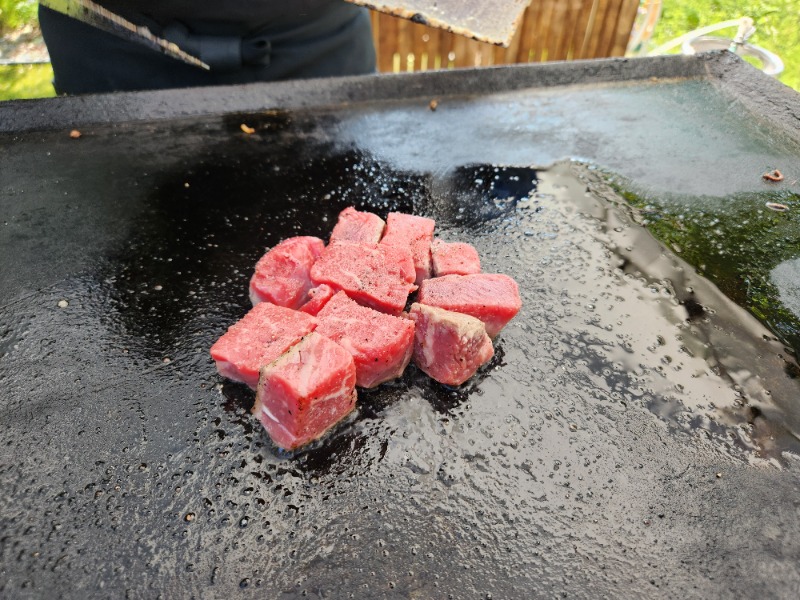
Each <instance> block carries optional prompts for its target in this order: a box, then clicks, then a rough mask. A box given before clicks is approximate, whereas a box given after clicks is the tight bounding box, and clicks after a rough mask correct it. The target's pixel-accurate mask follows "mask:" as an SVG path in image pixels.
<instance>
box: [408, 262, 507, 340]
mask: <svg viewBox="0 0 800 600" xmlns="http://www.w3.org/2000/svg"><path fill="white" fill-rule="evenodd" d="M417 302H419V303H420V304H427V305H428V306H436V307H437V308H443V309H445V310H452V311H454V312H460V313H464V314H466V315H471V316H473V317H476V318H478V319H480V320H481V321H483V323H484V324H485V325H486V333H488V334H489V337H491V338H493V339H494V337H495V336H497V334H498V333H500V330H501V329H503V327H505V326H506V324H507V323H508V322H509V321H510V320H511V319H513V318H514V316H516V314H517V313H518V312H519V309H520V308H521V307H522V301H521V299H520V297H519V287H518V286H517V282H516V281H514V280H513V279H512V278H511V277H509V276H508V275H500V274H490V273H479V274H476V275H446V276H444V277H436V278H434V279H427V280H425V281H423V282H422V285H421V286H420V288H419V294H418V295H417Z"/></svg>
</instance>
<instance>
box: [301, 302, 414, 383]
mask: <svg viewBox="0 0 800 600" xmlns="http://www.w3.org/2000/svg"><path fill="white" fill-rule="evenodd" d="M317 318H318V319H319V325H318V326H317V329H316V332H317V333H319V334H320V335H324V336H325V337H327V338H329V339H331V340H333V341H334V342H336V343H337V344H339V345H340V346H342V347H343V348H344V349H345V350H347V351H348V352H350V354H352V355H353V360H354V361H355V364H356V385H358V386H360V387H365V388H371V387H375V386H376V385H378V384H381V383H383V382H385V381H389V380H391V379H396V378H397V377H400V375H402V374H403V371H404V370H405V368H406V367H407V366H408V363H409V361H410V360H411V351H412V349H413V342H414V323H413V321H410V320H409V319H404V318H401V317H394V316H392V315H387V314H384V313H381V312H378V311H376V310H373V309H371V308H368V307H366V306H361V305H359V304H358V303H357V302H355V301H354V300H351V299H350V298H348V297H347V294H345V293H344V292H339V293H338V294H336V295H335V296H334V297H333V298H332V299H331V300H330V302H328V303H327V304H326V305H325V308H323V309H322V310H321V311H320V313H319V315H318V316H317Z"/></svg>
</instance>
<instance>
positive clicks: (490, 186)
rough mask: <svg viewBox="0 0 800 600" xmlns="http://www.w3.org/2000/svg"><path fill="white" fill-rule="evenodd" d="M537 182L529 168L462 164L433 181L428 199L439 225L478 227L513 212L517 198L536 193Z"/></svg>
mask: <svg viewBox="0 0 800 600" xmlns="http://www.w3.org/2000/svg"><path fill="white" fill-rule="evenodd" d="M537 182H538V178H537V173H536V169H535V168H532V167H511V166H496V165H465V166H461V167H457V168H456V169H454V170H453V171H452V172H451V173H449V174H447V175H446V176H445V177H444V178H443V179H442V180H440V181H438V182H437V185H436V187H434V195H433V198H432V199H431V200H430V202H431V203H432V204H433V205H435V207H436V214H437V219H438V221H437V223H439V224H441V225H442V226H447V225H452V226H455V227H459V228H467V229H472V228H475V229H482V228H486V225H487V222H489V221H493V220H497V219H502V218H506V217H509V216H510V215H513V214H514V211H515V210H516V207H517V204H518V203H519V201H521V200H523V199H525V198H527V197H529V196H530V195H531V194H533V193H535V192H536V189H537Z"/></svg>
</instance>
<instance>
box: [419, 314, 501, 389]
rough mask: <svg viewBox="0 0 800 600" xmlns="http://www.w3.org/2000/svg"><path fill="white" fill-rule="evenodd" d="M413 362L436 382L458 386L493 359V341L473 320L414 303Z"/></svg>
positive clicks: (472, 318)
mask: <svg viewBox="0 0 800 600" xmlns="http://www.w3.org/2000/svg"><path fill="white" fill-rule="evenodd" d="M408 316H409V317H411V318H412V319H413V320H414V322H415V323H416V334H415V335H414V363H415V364H416V365H417V366H418V367H419V368H420V369H422V370H423V371H424V372H425V373H427V374H428V375H430V376H431V377H433V378H434V379H435V380H436V381H438V382H439V383H444V384H447V385H461V384H462V383H464V382H465V381H466V380H467V379H469V378H470V377H472V376H473V375H474V374H475V371H477V370H478V368H479V367H480V366H481V365H484V364H486V363H487V362H489V359H491V358H492V356H494V348H493V347H492V340H490V339H489V336H488V335H486V327H485V326H484V324H483V322H482V321H480V320H479V319H476V318H475V317H470V316H469V315H464V314H461V313H457V312H452V311H449V310H443V309H441V308H435V307H433V306H425V305H424V304H417V303H414V304H412V305H411V310H410V311H408Z"/></svg>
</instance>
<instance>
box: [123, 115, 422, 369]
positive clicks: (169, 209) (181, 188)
mask: <svg viewBox="0 0 800 600" xmlns="http://www.w3.org/2000/svg"><path fill="white" fill-rule="evenodd" d="M242 119H247V121H248V123H252V124H254V125H255V126H256V129H257V130H258V136H255V135H254V136H242V135H240V134H241V132H240V131H238V127H239V124H240V123H241V121H242ZM224 122H225V125H224V128H225V130H226V131H228V132H229V133H230V135H229V137H227V138H224V139H223V141H221V142H218V143H216V144H215V145H213V146H210V147H207V148H204V149H203V151H202V152H198V153H197V155H196V156H194V157H192V158H190V159H186V160H183V161H181V162H180V163H179V164H178V165H176V166H173V167H172V168H171V169H169V170H165V171H164V172H161V173H158V174H157V176H156V177H155V178H154V179H155V181H154V183H153V187H152V193H151V194H150V196H149V199H148V201H147V206H146V208H145V210H144V211H142V213H141V216H140V217H139V218H138V220H137V222H136V223H135V226H134V227H133V228H132V229H131V231H132V232H133V234H132V237H131V238H130V239H129V240H127V241H126V242H125V243H124V245H123V247H124V251H123V252H120V253H119V254H118V255H116V256H114V257H112V264H113V265H114V266H113V273H109V274H108V275H109V277H108V279H109V281H112V282H113V283H112V285H111V290H110V291H111V294H112V296H113V297H114V300H115V302H116V305H117V306H118V308H119V318H120V319H121V321H122V323H123V326H124V329H125V331H126V333H127V334H128V335H131V336H133V337H136V338H144V339H147V340H148V342H147V343H146V344H144V345H142V349H143V351H144V352H147V353H148V354H153V355H159V354H164V355H168V354H169V352H170V350H171V349H172V348H174V347H176V346H180V345H181V344H182V343H185V342H186V341H187V336H189V335H196V334H199V332H200V331H206V330H208V331H213V332H214V333H216V334H217V335H218V334H221V333H222V332H224V330H225V328H226V327H227V326H228V325H230V324H231V323H232V322H234V321H235V320H237V319H239V318H240V317H241V316H242V315H243V314H244V312H245V311H246V310H247V309H248V308H249V307H250V301H249V299H248V296H247V288H248V281H249V278H250V276H251V274H252V269H253V265H254V264H255V262H256V261H257V259H258V258H259V257H260V256H261V255H262V254H263V252H264V251H265V250H266V248H268V247H271V246H274V245H275V244H277V243H278V242H279V241H280V240H282V239H284V238H286V237H289V236H292V235H315V236H319V237H321V238H323V239H325V240H327V238H328V236H329V234H330V231H331V229H332V228H333V224H334V223H335V222H336V218H337V215H338V214H339V212H340V211H341V210H342V209H343V208H345V207H346V206H350V205H354V206H356V208H358V209H360V210H371V211H374V212H378V213H379V214H381V216H383V217H385V216H386V213H388V212H389V211H392V210H394V211H403V212H413V211H414V203H415V202H416V201H417V199H418V198H424V197H427V196H429V193H428V191H427V190H428V187H429V178H428V177H427V176H425V175H420V174H413V173H405V172H400V171H397V170H394V169H392V168H391V167H390V166H388V165H386V164H384V163H382V162H380V161H379V160H376V159H375V158H373V157H371V156H369V155H365V154H363V153H360V152H358V151H356V150H352V149H351V150H343V151H335V150H334V148H333V147H332V145H331V143H330V142H328V141H326V140H324V139H319V138H318V136H315V135H314V134H313V132H314V131H315V130H316V128H319V127H322V126H324V125H325V123H324V122H322V123H321V122H319V121H316V120H313V119H308V118H300V117H295V116H292V115H290V114H288V113H283V112H280V113H276V114H273V113H272V112H268V113H263V114H261V113H255V114H247V115H236V116H233V117H225V119H224ZM156 284H157V285H156ZM156 288H157V290H158V291H156ZM202 339H203V340H205V341H204V345H206V348H205V349H207V347H208V346H210V344H211V342H213V339H212V338H211V337H210V336H208V337H203V338H202ZM197 341H198V342H199V339H198V340H197Z"/></svg>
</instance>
